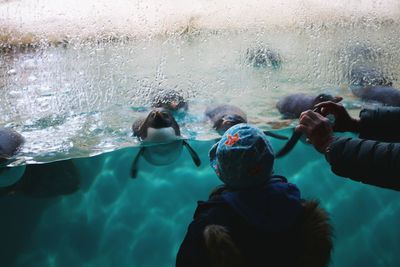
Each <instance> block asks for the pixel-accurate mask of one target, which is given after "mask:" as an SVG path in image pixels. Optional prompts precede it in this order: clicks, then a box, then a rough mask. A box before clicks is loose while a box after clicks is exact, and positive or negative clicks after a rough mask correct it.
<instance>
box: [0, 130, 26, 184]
mask: <svg viewBox="0 0 400 267" xmlns="http://www.w3.org/2000/svg"><path fill="white" fill-rule="evenodd" d="M24 143H25V139H24V137H23V136H22V135H21V134H19V133H17V132H16V131H14V130H12V129H9V128H0V187H7V186H10V185H12V184H14V183H16V182H17V181H18V180H19V179H20V178H21V177H22V175H23V174H24V172H25V165H23V166H18V167H7V166H6V165H7V162H8V160H10V159H11V158H12V157H14V156H15V155H16V154H17V153H18V152H19V150H20V149H21V147H22V146H23V144H24Z"/></svg>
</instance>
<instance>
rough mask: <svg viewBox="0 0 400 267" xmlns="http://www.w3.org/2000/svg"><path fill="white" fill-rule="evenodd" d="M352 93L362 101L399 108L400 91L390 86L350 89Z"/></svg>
mask: <svg viewBox="0 0 400 267" xmlns="http://www.w3.org/2000/svg"><path fill="white" fill-rule="evenodd" d="M351 91H352V93H353V94H354V95H355V96H357V97H359V98H360V99H361V100H364V101H374V102H379V103H382V104H384V105H386V106H392V107H399V106H400V90H399V89H396V88H393V87H391V86H367V87H363V88H352V89H351Z"/></svg>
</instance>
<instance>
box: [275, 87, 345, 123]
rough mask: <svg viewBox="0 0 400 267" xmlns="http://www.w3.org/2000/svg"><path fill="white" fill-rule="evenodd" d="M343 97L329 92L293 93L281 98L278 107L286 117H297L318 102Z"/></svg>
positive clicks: (337, 99) (335, 100)
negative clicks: (313, 93)
mask: <svg viewBox="0 0 400 267" xmlns="http://www.w3.org/2000/svg"><path fill="white" fill-rule="evenodd" d="M342 99H343V98H342V97H340V96H331V95H329V94H319V95H317V96H312V95H307V94H303V93H298V94H291V95H287V96H285V97H284V98H283V99H281V100H279V101H278V103H277V104H276V108H277V109H278V110H279V112H280V113H281V114H282V115H283V117H284V118H286V119H297V118H299V117H300V114H301V113H302V112H303V111H306V110H309V109H312V108H313V107H314V106H315V105H316V104H318V103H321V102H324V101H333V102H336V103H337V102H339V101H341V100H342Z"/></svg>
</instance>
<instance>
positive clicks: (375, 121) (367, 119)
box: [359, 107, 400, 142]
mask: <svg viewBox="0 0 400 267" xmlns="http://www.w3.org/2000/svg"><path fill="white" fill-rule="evenodd" d="M359 131H360V135H359V136H360V138H362V139H370V140H378V141H383V142H400V108H399V107H396V108H394V107H385V108H377V109H363V110H362V111H361V112H360V122H359Z"/></svg>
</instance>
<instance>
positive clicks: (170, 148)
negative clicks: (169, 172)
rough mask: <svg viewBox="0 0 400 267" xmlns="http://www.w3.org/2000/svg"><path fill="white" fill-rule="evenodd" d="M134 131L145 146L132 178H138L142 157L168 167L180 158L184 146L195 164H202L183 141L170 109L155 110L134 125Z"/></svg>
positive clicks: (137, 158)
mask: <svg viewBox="0 0 400 267" xmlns="http://www.w3.org/2000/svg"><path fill="white" fill-rule="evenodd" d="M132 131H133V135H134V136H136V137H138V138H139V139H140V140H141V141H142V144H143V145H144V146H142V147H141V148H140V150H139V153H138V154H137V155H136V157H135V159H134V161H133V163H132V167H131V176H132V178H136V176H137V172H138V162H139V158H140V157H141V156H143V157H144V158H145V159H146V161H148V162H149V163H151V164H153V165H168V164H170V163H172V162H174V161H175V160H176V159H177V158H178V157H179V156H180V154H181V151H182V147H183V146H185V147H186V148H187V150H188V151H189V153H190V156H191V157H192V159H193V162H194V164H195V165H196V166H200V164H201V161H200V158H199V156H198V155H197V153H196V151H194V149H193V148H192V147H191V146H190V145H189V144H188V143H187V142H186V141H185V140H184V139H182V137H181V133H180V128H179V125H178V123H177V122H176V120H175V119H174V117H173V116H172V113H171V112H170V111H169V110H168V109H165V108H154V109H153V110H152V111H150V113H149V114H148V115H147V117H146V118H143V119H138V120H136V121H135V122H134V123H133V125H132Z"/></svg>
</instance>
